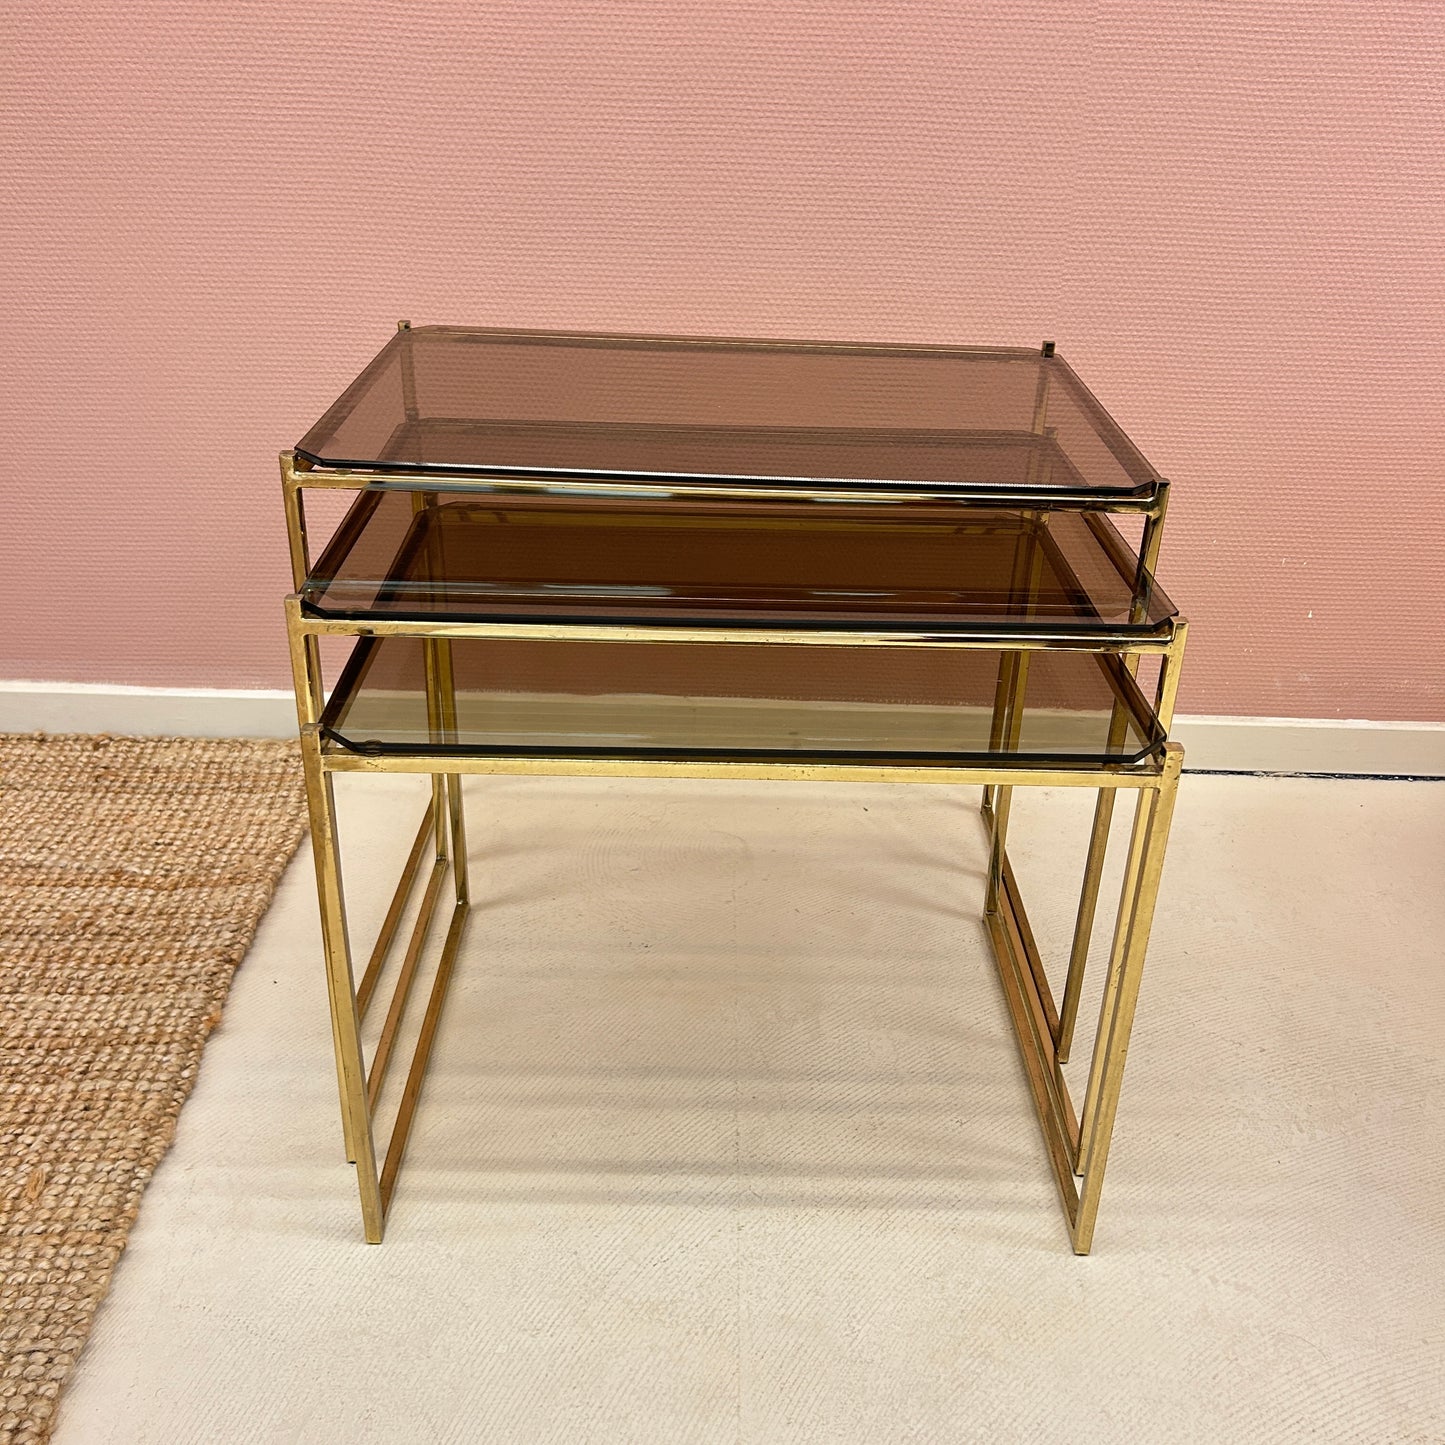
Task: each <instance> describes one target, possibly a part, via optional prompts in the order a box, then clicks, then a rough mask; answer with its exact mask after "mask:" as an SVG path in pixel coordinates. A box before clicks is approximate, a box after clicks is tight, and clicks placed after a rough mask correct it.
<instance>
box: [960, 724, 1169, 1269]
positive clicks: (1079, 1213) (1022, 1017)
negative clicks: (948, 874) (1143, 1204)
mask: <svg viewBox="0 0 1445 1445" xmlns="http://www.w3.org/2000/svg"><path fill="white" fill-rule="evenodd" d="M1183 758H1184V753H1183V749H1182V748H1180V747H1179V745H1178V744H1177V743H1170V744H1168V745H1167V748H1166V752H1165V759H1164V766H1163V769H1162V771H1161V773H1160V775H1159V777H1158V778H1157V780H1155V781H1154V782H1152V783H1151V784H1149V785H1148V786H1146V787H1143V788H1140V789H1139V790H1138V799H1137V803H1136V811H1135V815H1134V827H1133V832H1132V834H1131V837H1130V844H1129V859H1128V863H1127V865H1126V867H1125V870H1124V882H1123V888H1122V891H1121V896H1120V900H1119V914H1118V920H1117V923H1116V925H1115V931H1114V943H1113V948H1112V950H1111V953H1110V958H1109V972H1108V976H1107V978H1106V980H1105V986H1104V997H1103V1002H1102V1004H1101V1007H1100V1012H1099V1025H1098V1031H1097V1041H1096V1043H1095V1047H1094V1057H1093V1060H1092V1062H1091V1064H1090V1069H1089V1081H1088V1086H1087V1089H1086V1092H1085V1096H1084V1108H1083V1113H1082V1116H1081V1117H1080V1118H1078V1120H1077V1121H1076V1119H1075V1113H1074V1106H1073V1101H1072V1099H1071V1098H1070V1096H1069V1090H1068V1087H1067V1085H1066V1084H1065V1082H1064V1076H1063V1072H1062V1069H1061V1068H1060V1064H1061V1063H1062V1060H1061V1058H1060V1056H1059V1053H1060V1045H1061V1042H1062V1028H1063V1020H1062V1018H1061V1016H1060V1014H1059V1013H1058V1012H1057V1011H1056V1010H1055V1007H1054V1001H1053V998H1052V996H1051V995H1050V992H1049V987H1048V982H1047V979H1046V978H1045V975H1044V970H1043V965H1042V962H1041V960H1040V959H1039V956H1038V949H1037V946H1036V945H1035V943H1034V940H1033V934H1032V931H1031V930H1030V928H1029V924H1028V918H1027V916H1026V914H1025V913H1024V909H1023V902H1022V899H1021V898H1020V896H1019V892H1018V883H1017V880H1016V879H1015V877H1014V875H1013V870H1012V869H1011V868H1010V867H1009V864H1008V859H1007V856H1006V855H1003V856H1002V857H1001V861H1000V881H999V887H998V889H997V893H996V896H995V898H994V901H993V905H992V907H990V908H989V909H987V910H986V912H985V921H986V923H987V925H988V931H989V938H990V940H991V941H992V943H993V949H994V957H995V962H996V963H997V965H998V971H999V979H1000V981H1001V983H1002V985H1003V991H1004V997H1005V999H1006V1000H1007V1002H1008V1008H1009V1015H1010V1017H1011V1019H1012V1021H1013V1026H1014V1032H1015V1035H1016V1036H1017V1039H1018V1045H1019V1052H1020V1055H1021V1057H1022V1060H1023V1065H1024V1072H1025V1074H1026V1075H1027V1078H1028V1083H1029V1089H1030V1092H1031V1094H1032V1096H1033V1101H1034V1109H1035V1112H1036V1113H1037V1115H1038V1119H1039V1126H1040V1128H1041V1129H1042V1130H1043V1136H1044V1145H1045V1148H1046V1149H1047V1151H1048V1156H1049V1162H1050V1164H1051V1165H1052V1167H1053V1171H1054V1179H1055V1182H1056V1183H1057V1185H1058V1189H1059V1196H1060V1198H1061V1200H1062V1201H1063V1206H1064V1215H1065V1217H1066V1219H1067V1221H1068V1228H1069V1238H1070V1240H1071V1242H1072V1244H1073V1247H1074V1252H1075V1253H1076V1254H1087V1253H1088V1252H1089V1248H1090V1245H1091V1244H1092V1242H1093V1237H1094V1224H1095V1221H1096V1219H1097V1217H1098V1211H1099V1199H1100V1196H1101V1193H1102V1190H1103V1184H1104V1168H1105V1165H1106V1163H1107V1161H1108V1155H1109V1142H1110V1139H1111V1137H1112V1135H1113V1130H1114V1118H1115V1115H1116V1113H1117V1110H1118V1106H1119V1090H1120V1086H1121V1084H1122V1082H1123V1074H1124V1062H1125V1059H1126V1058H1127V1057H1128V1052H1129V1036H1130V1032H1131V1030H1132V1028H1133V1024H1134V1009H1135V1005H1136V1003H1137V1002H1138V997H1139V981H1140V977H1141V975H1142V972H1143V967H1144V955H1145V951H1146V949H1147V947H1148V942H1149V930H1150V927H1151V925H1152V923H1153V919H1154V909H1155V904H1156V901H1157V899H1158V894H1159V881H1160V877H1161V874H1162V872H1163V867H1164V852H1165V848H1166V846H1167V843H1168V838H1169V825H1170V821H1171V819H1172V817H1173V812H1174V798H1175V794H1176V791H1177V789H1178V784H1179V773H1180V769H1181V767H1182V764H1183ZM1111 791H1112V790H1111ZM1075 1008H1076V1009H1077V1002H1076V1003H1075ZM1075 1175H1078V1176H1079V1182H1078V1184H1077V1185H1076V1184H1075Z"/></svg>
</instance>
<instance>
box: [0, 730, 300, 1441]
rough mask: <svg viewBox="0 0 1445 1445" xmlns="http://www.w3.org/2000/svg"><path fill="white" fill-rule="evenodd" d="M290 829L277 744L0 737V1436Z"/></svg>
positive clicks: (15, 1431) (219, 987) (132, 1194)
mask: <svg viewBox="0 0 1445 1445" xmlns="http://www.w3.org/2000/svg"><path fill="white" fill-rule="evenodd" d="M304 823H305V801H304V793H303V789H302V782H301V767H300V759H299V757H298V756H297V752H296V749H295V748H294V747H293V746H291V745H290V744H286V743H277V742H260V741H240V740H229V739H227V740H219V741H218V740H213V739H198V738H112V737H62V736H45V735H37V736H29V737H17V736H0V1441H4V1442H7V1445H8V1442H17V1445H19V1442H25V1445H30V1442H37V1441H44V1440H47V1439H48V1438H49V1437H50V1432H51V1429H52V1427H53V1424H54V1418H55V1409H56V1399H57V1396H58V1395H59V1392H60V1388H61V1386H62V1384H63V1383H64V1381H65V1377H66V1375H67V1374H68V1373H69V1371H70V1369H71V1367H72V1366H73V1365H74V1363H75V1359H76V1356H77V1354H78V1353H79V1351H80V1347H81V1345H82V1344H83V1343H84V1341H85V1337H86V1335H87V1333H88V1332H89V1330H90V1324H91V1320H92V1318H93V1317H94V1315H95V1311H96V1307H97V1306H98V1305H99V1304H100V1302H101V1300H102V1298H103V1297H104V1295H105V1292H106V1289H107V1287H108V1285H109V1283H110V1277H111V1272H112V1270H113V1269H114V1268H115V1264H116V1260H117V1258H118V1257H119V1255H120V1252H121V1250H122V1249H123V1248H124V1247H125V1241H126V1236H127V1235H128V1234H129V1232H130V1227H131V1224H132V1223H133V1221H134V1220H135V1217H136V1211H137V1209H138V1207H139V1205H140V1199H141V1194H142V1193H143V1191H144V1190H145V1186H146V1183H147V1181H148V1180H149V1179H150V1176H151V1173H152V1171H153V1170H154V1169H155V1167H156V1164H157V1163H158V1162H159V1160H160V1158H161V1156H162V1155H163V1154H164V1153H165V1151H166V1149H167V1148H168V1146H169V1145H170V1142H171V1138H172V1136H173V1134H174V1133H175V1127H176V1119H177V1116H178V1115H179V1113H180V1109H181V1105H182V1104H183V1103H184V1102H185V1100H186V1096H187V1095H188V1094H189V1093H190V1090H191V1085H192V1083H193V1081H194V1079H195V1076H196V1069H197V1066H198V1064H199V1062H200V1057H201V1049H202V1047H203V1045H204V1043H205V1040H206V1036H207V1034H209V1033H210V1031H211V1030H212V1029H213V1028H214V1027H215V1025H216V1023H217V1022H218V1020H219V1019H220V1016H221V1006H222V1004H223V1002H224V1000H225V997H226V992H227V989H228V988H229V987H230V983H231V975H232V973H233V972H234V971H235V968H236V965H237V963H239V962H240V960H241V957H242V955H243V954H244V953H245V951H246V948H247V946H248V945H249V943H250V941H251V936H252V934H254V932H255V930H256V925H257V923H258V922H259V921H260V918H261V916H262V914H263V913H264V912H265V911H266V905H267V903H268V901H269V900H270V898H271V893H272V890H273V889H274V888H275V886H276V881H277V879H278V878H279V877H280V876H281V871H282V869H283V868H284V867H285V865H286V862H287V860H288V859H289V858H290V857H291V855H292V853H293V852H294V851H295V849H296V845H297V843H298V842H299V840H300V838H301V835H302V831H303V828H304Z"/></svg>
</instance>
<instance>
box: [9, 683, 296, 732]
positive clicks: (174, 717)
mask: <svg viewBox="0 0 1445 1445" xmlns="http://www.w3.org/2000/svg"><path fill="white" fill-rule="evenodd" d="M35 732H46V733H115V734H117V735H120V736H128V737H186V738H294V737H295V736H296V700H295V698H294V697H293V696H292V695H291V693H290V692H285V691H281V690H280V689H272V688H240V687H237V688H231V687H121V686H119V685H111V684H106V683H90V682H5V681H0V733H35Z"/></svg>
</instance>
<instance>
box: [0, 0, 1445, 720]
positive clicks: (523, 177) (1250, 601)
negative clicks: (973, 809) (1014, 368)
mask: <svg viewBox="0 0 1445 1445" xmlns="http://www.w3.org/2000/svg"><path fill="white" fill-rule="evenodd" d="M0 66H3V80H4V83H3V85H0V115H3V139H4V148H5V156H6V164H5V167H4V174H3V178H0V188H3V189H0V196H3V211H0V257H3V260H0V264H3V267H4V271H5V300H4V303H3V306H0V326H3V328H4V331H5V336H4V338H3V346H0V367H3V369H4V376H3V388H0V409H3V417H0V426H3V445H0V466H3V468H4V472H5V487H6V502H5V507H4V523H3V531H0V548H3V557H0V594H3V608H4V613H3V615H4V620H5V627H4V635H3V641H0V676H8V677H28V678H37V679H70V680H83V681H113V682H131V683H161V684H171V685H178V686H185V685H192V684H199V685H211V686H246V685H256V686H285V685H286V682H287V667H286V654H285V647H284V645H283V636H282V625H281V610H280V601H279V599H280V597H281V595H282V593H283V592H284V591H285V590H286V585H287V580H288V579H287V567H286V561H285V547H284V540H283V532H282V524H281V514H280V508H279V504H278V483H277V473H276V461H275V454H276V452H277V451H278V450H279V449H280V448H281V447H283V446H285V445H288V444H290V443H291V442H293V441H294V440H296V439H297V437H298V436H299V435H300V434H301V432H302V431H303V430H304V429H305V427H306V426H307V425H308V424H309V423H310V422H311V421H312V420H313V419H314V417H315V416H316V415H318V414H319V413H320V412H321V410H322V409H323V408H324V407H325V406H326V405H327V404H328V403H329V402H330V401H331V400H332V399H333V398H334V396H335V395H336V394H337V393H338V392H339V391H340V389H341V387H342V386H343V384H344V383H345V382H346V381H348V380H349V379H350V377H351V376H352V375H353V374H354V373H355V372H356V371H357V370H358V369H359V368H360V366H361V364H362V363H363V362H364V361H365V360H366V359H367V358H368V357H370V356H371V354H372V353H373V352H374V351H375V350H376V348H377V347H378V346H380V345H381V343H382V342H383V341H384V340H385V339H386V337H387V335H388V334H389V333H390V331H391V329H392V328H393V326H394V324H395V320H396V318H397V317H399V316H407V317H410V318H412V319H413V320H414V321H416V322H417V323H418V324H420V323H422V322H436V321H445V322H455V323H463V324H486V325H518V326H543V327H584V328H595V329H608V328H612V329H628V330H661V331H673V332H709V331H714V332H725V333H731V334H755V335H783V336H786V335H801V336H820V337H841V338H867V339H890V340H930V341H932V340H939V341H960V342H994V343H1005V344H1025V345H1033V344H1036V343H1037V342H1039V341H1040V340H1042V339H1044V338H1045V337H1048V338H1052V339H1055V340H1057V342H1058V344H1059V350H1060V352H1061V353H1062V354H1063V355H1065V356H1066V357H1068V359H1069V360H1070V361H1071V362H1072V363H1073V364H1074V366H1075V367H1076V368H1077V369H1078V370H1079V371H1080V373H1081V374H1082V375H1083V377H1084V378H1085V380H1086V381H1087V382H1088V383H1089V384H1090V385H1091V386H1092V387H1093V388H1094V390H1095V391H1096V392H1097V393H1098V394H1099V395H1100V397H1101V398H1102V400H1103V401H1104V403H1105V404H1106V405H1107V406H1108V407H1109V408H1110V409H1111V410H1112V411H1113V412H1114V414H1115V415H1116V416H1117V417H1118V418H1119V419H1120V421H1121V422H1122V423H1123V424H1124V426H1125V428H1126V429H1127V430H1128V431H1129V432H1130V433H1131V435H1132V436H1133V437H1134V439H1135V440H1136V441H1137V442H1138V443H1139V444H1140V445H1141V447H1142V448H1143V450H1144V452H1145V454H1146V455H1148V456H1149V457H1150V458H1151V460H1153V461H1154V462H1155V464H1156V465H1157V466H1159V467H1160V468H1161V470H1162V471H1163V472H1164V473H1165V474H1166V475H1168V476H1170V477H1171V478H1173V480H1174V482H1175V484H1176V485H1175V500H1174V509H1173V512H1172V515H1171V519H1170V528H1169V532H1168V534H1167V535H1166V540H1165V550H1164V559H1163V565H1162V567H1161V572H1162V575H1163V579H1164V582H1165V584H1166V586H1167V587H1168V589H1169V590H1170V592H1171V593H1172V594H1173V595H1174V596H1175V597H1176V598H1178V599H1180V600H1181V602H1182V603H1183V604H1184V607H1185V610H1186V612H1187V613H1188V614H1189V616H1190V618H1191V620H1192V621H1193V623H1194V630H1193V633H1192V636H1191V642H1190V650H1191V655H1192V656H1191V666H1189V667H1187V668H1186V670H1185V690H1184V693H1183V696H1182V697H1181V706H1182V707H1184V708H1185V709H1187V710H1189V711H1194V712H1218V713H1241V714H1280V715H1299V716H1320V717H1330V716H1347V717H1367V718H1380V719H1390V718H1399V719H1442V718H1445V667H1442V661H1441V658H1442V651H1445V650H1442V648H1441V647H1440V642H1439V636H1440V633H1439V629H1440V619H1441V617H1442V615H1445V565H1442V563H1441V561H1440V551H1441V547H1442V540H1445V459H1442V453H1441V449H1440V447H1439V445H1438V442H1437V440H1436V438H1437V436H1438V434H1439V431H1440V428H1441V423H1442V412H1445V405H1442V392H1441V385H1440V380H1439V367H1440V363H1439V359H1438V358H1439V355H1440V348H1441V345H1442V336H1445V279H1442V277H1445V269H1442V260H1441V257H1442V244H1445V242H1442V237H1445V165H1442V162H1445V93H1442V81H1441V76H1442V75H1445V6H1442V5H1440V4H1439V3H1438V0H1423V3H1394V4H1375V3H1369V0H1288V3H1267V0H1195V3H1192V4H1188V5H1184V4H1174V3H1162V0H1155V3H1143V0H1140V3H1133V4H1129V3H1110V0H1077V3H1049V4H1039V3H1037V0H1027V3H1023V0H1018V3H1015V0H1009V3H968V0H955V3H951V4H932V3H926V0H894V3H891V4H890V3H877V0H870V3H837V0H831V3H830V0H792V3H789V4H780V3H776V0H606V3H575V4H563V3H549V0H524V3H513V0H506V3H499V0H489V3H486V4H477V3H475V0H468V3H465V4H445V3H437V0H416V3H408V0H350V3H347V4H345V5H342V4H319V5H300V6H298V5H294V4H285V3H274V0H248V3H241V0H210V3H207V4H197V3H195V0H182V3H176V0H126V3H121V0H114V3H100V0H72V3H64V0H60V3H57V0H44V3H34V0H9V3H8V4H7V5H5V6H4V7H3V13H0ZM1401 489H1408V491H1409V493H1410V495H1409V498H1408V500H1402V501H1400V502H1399V503H1396V502H1395V501H1394V500H1393V498H1394V496H1395V494H1396V493H1397V492H1399V491H1400V490H1401Z"/></svg>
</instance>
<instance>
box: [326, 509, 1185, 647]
mask: <svg viewBox="0 0 1445 1445" xmlns="http://www.w3.org/2000/svg"><path fill="white" fill-rule="evenodd" d="M303 596H304V598H305V600H306V602H307V604H308V605H309V606H310V607H312V608H313V609H314V610H315V611H317V612H319V613H322V614H324V615H328V616H335V617H352V618H355V617H361V616H368V615H369V616H375V615H378V614H381V615H386V616H394V617H406V618H414V619H420V620H454V621H460V620H471V621H487V620H497V619H505V618H512V619H526V620H539V621H547V620H551V621H564V620H577V619H593V620H603V619H606V620H609V621H627V620H631V621H636V622H640V623H650V622H651V623H656V622H695V623H702V624H710V623H711V624H719V625H722V624H727V623H734V624H742V625H765V624H768V623H785V624H787V625H791V626H799V627H807V626H817V627H826V626H828V625H829V624H834V625H847V626H858V625H868V626H879V627H889V626H896V627H900V628H902V627H909V626H914V627H917V626H924V627H929V628H940V629H945V630H947V629H968V628H977V627H981V626H988V627H1003V628H1007V627H1028V626H1032V627H1038V626H1039V625H1040V624H1046V625H1048V626H1050V627H1054V628H1058V629H1061V630H1070V631H1080V632H1089V631H1104V630H1110V631H1117V630H1119V629H1122V628H1124V627H1135V628H1138V629H1140V630H1144V631H1147V630H1150V629H1153V628H1157V627H1159V626H1160V625H1162V624H1163V623H1165V622H1166V621H1167V620H1168V619H1169V618H1170V617H1171V616H1172V615H1173V613H1174V608H1173V605H1172V604H1171V603H1170V601H1169V599H1168V598H1167V597H1166V596H1165V595H1164V594H1163V593H1162V592H1161V591H1160V590H1159V589H1158V587H1157V586H1155V585H1154V583H1153V582H1152V579H1150V578H1149V577H1148V576H1147V574H1143V573H1141V571H1140V569H1139V566H1138V563H1137V561H1136V559H1135V558H1134V557H1133V555H1132V554H1131V553H1130V551H1129V549H1128V547H1127V546H1126V545H1125V543H1124V542H1123V540H1122V539H1121V538H1120V537H1119V535H1118V533H1117V532H1116V531H1115V530H1114V529H1113V525H1112V523H1110V522H1109V521H1108V519H1107V518H1106V517H1103V516H1101V515H1098V514H1093V513H1080V512H1055V513H1045V514H1038V513H1034V514H1028V513H1022V512H1016V511H982V510H978V509H974V508H967V507H961V506H948V505H937V506H923V505H918V506H908V507H903V506H888V505H879V504H870V503H864V502H858V503H851V504H849V503H840V504H821V503H796V504H786V503H780V504H772V505H769V504H764V503H744V502H735V501H729V500H725V499H722V498H717V499H711V500H704V501H681V500H671V501H666V500H664V501H642V500H632V501H617V500H615V499H608V500H606V501H604V500H601V499H590V500H589V499H587V498H576V497H573V498H559V497H545V496H544V497H531V498H528V497H506V496H500V495H499V496H496V497H494V498H492V499H483V498H481V497H478V496H475V495H469V496H468V497H467V498H466V499H465V500H459V501H450V502H440V503H439V504H432V505H430V506H428V505H425V504H424V502H423V499H422V497H421V495H420V494H419V493H404V492H373V493H367V494H364V495H362V496H361V497H360V498H358V500H357V502H356V503H355V505H354V506H353V508H352V512H351V514H350V515H349V517H348V518H347V520H346V522H345V523H344V524H343V526H342V528H341V529H340V531H339V532H338V534H337V538H336V541H335V542H334V543H333V545H332V546H331V547H330V548H329V549H328V551H327V552H326V554H325V555H324V556H323V557H322V558H321V559H320V561H319V562H318V564H317V569H316V572H315V573H314V574H313V576H312V577H311V579H310V580H309V581H308V583H307V586H306V587H305V589H304V591H303Z"/></svg>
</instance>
